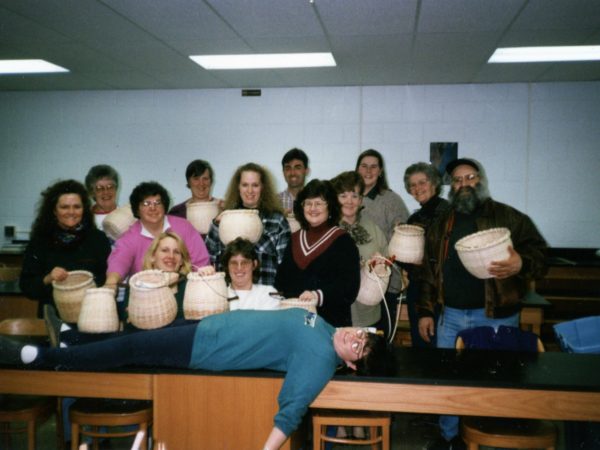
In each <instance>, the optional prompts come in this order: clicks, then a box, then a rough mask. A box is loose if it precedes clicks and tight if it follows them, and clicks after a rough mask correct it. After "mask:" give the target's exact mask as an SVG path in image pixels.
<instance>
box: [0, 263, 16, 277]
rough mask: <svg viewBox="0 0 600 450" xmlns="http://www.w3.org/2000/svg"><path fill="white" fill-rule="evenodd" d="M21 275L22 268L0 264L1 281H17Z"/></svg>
mask: <svg viewBox="0 0 600 450" xmlns="http://www.w3.org/2000/svg"><path fill="white" fill-rule="evenodd" d="M20 275H21V267H19V266H12V265H9V264H4V263H0V281H15V280H18V279H19V276H20Z"/></svg>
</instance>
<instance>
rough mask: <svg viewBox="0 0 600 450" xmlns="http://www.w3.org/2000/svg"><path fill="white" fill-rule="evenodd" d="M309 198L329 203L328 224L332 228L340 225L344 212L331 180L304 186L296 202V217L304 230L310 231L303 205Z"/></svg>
mask: <svg viewBox="0 0 600 450" xmlns="http://www.w3.org/2000/svg"><path fill="white" fill-rule="evenodd" d="M309 198H322V199H323V200H324V201H325V202H326V203H327V210H328V211H329V215H328V217H327V223H328V224H329V225H330V226H333V225H337V224H338V223H339V221H340V217H341V214H342V212H341V208H340V203H339V202H338V199H337V194H336V192H335V189H334V188H333V185H332V184H331V182H330V181H329V180H319V179H314V180H311V181H310V182H309V183H308V184H307V185H306V186H304V188H303V189H302V190H301V191H300V192H299V193H298V196H297V197H296V201H295V202H294V216H295V217H296V219H297V220H298V222H300V226H301V227H302V229H304V230H308V228H309V227H310V225H309V223H308V221H307V220H306V217H304V206H303V205H302V204H303V203H304V200H306V199H309Z"/></svg>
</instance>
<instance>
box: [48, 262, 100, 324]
mask: <svg viewBox="0 0 600 450" xmlns="http://www.w3.org/2000/svg"><path fill="white" fill-rule="evenodd" d="M52 287H53V288H54V289H53V290H52V296H53V297H54V303H56V307H57V308H58V314H59V315H60V317H61V319H62V320H64V321H65V322H69V323H76V322H77V319H79V312H80V311H81V304H82V303H83V297H84V296H85V291H86V290H88V289H89V288H94V287H96V283H94V275H93V274H92V273H91V272H88V271H87V270H73V271H71V272H69V275H68V276H67V278H66V279H65V280H63V281H53V282H52Z"/></svg>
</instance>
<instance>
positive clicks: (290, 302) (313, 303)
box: [279, 297, 317, 306]
mask: <svg viewBox="0 0 600 450" xmlns="http://www.w3.org/2000/svg"><path fill="white" fill-rule="evenodd" d="M279 302H280V304H281V303H282V304H284V305H305V306H317V299H316V298H315V299H312V300H307V301H302V300H300V299H298V298H297V297H294V298H284V299H282V300H279Z"/></svg>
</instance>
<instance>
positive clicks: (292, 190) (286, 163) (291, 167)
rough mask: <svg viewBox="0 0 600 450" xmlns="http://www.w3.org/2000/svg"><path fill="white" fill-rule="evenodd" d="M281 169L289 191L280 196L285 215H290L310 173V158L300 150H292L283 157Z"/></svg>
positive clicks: (284, 191)
mask: <svg viewBox="0 0 600 450" xmlns="http://www.w3.org/2000/svg"><path fill="white" fill-rule="evenodd" d="M281 168H282V170H283V177H284V178H285V182H286V183H287V189H285V190H283V191H281V192H280V193H279V194H278V195H279V200H281V206H283V209H284V211H285V213H286V214H290V213H293V211H294V201H295V200H296V196H297V195H298V192H300V191H301V190H302V188H303V187H304V182H305V181H306V177H307V176H308V174H309V173H310V169H309V168H308V156H306V153H304V152H303V151H302V150H300V149H299V148H292V149H291V150H288V151H287V152H286V154H285V155H283V158H282V160H281Z"/></svg>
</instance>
